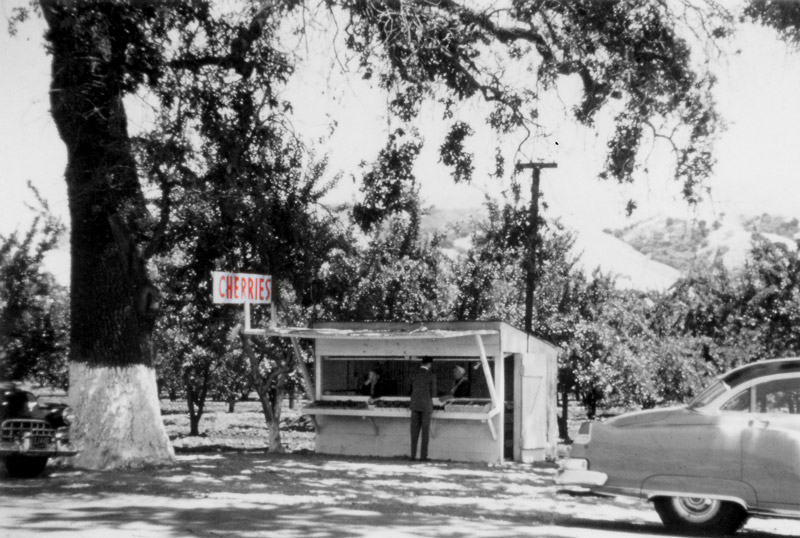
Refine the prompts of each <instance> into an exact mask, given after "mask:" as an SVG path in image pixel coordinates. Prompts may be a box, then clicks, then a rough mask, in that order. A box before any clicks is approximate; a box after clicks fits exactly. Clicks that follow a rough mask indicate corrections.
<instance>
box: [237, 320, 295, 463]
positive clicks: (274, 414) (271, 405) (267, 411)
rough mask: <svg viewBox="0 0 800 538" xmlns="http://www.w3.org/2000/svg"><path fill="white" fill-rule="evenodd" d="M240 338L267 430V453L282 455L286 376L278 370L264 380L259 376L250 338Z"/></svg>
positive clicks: (258, 368)
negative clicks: (248, 361)
mask: <svg viewBox="0 0 800 538" xmlns="http://www.w3.org/2000/svg"><path fill="white" fill-rule="evenodd" d="M241 338H242V347H243V348H244V352H245V354H246V355H247V357H248V358H249V360H250V375H251V376H252V379H253V388H254V389H255V391H256V394H258V400H259V401H260V402H261V410H262V411H263V412H264V418H265V419H266V422H267V428H268V429H269V433H268V437H267V439H268V443H269V444H268V450H269V452H277V453H282V452H284V448H283V443H282V442H281V400H282V399H283V383H285V382H286V376H285V375H284V374H283V373H281V372H280V370H276V371H273V372H271V373H270V374H269V375H268V376H266V378H265V377H264V376H263V375H262V374H261V368H260V365H261V361H260V360H259V357H258V356H257V355H256V352H255V350H254V349H253V345H252V343H251V342H250V337H249V336H247V335H245V334H242V335H241ZM273 387H274V388H273ZM276 402H277V403H276Z"/></svg>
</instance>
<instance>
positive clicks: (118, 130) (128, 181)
mask: <svg viewBox="0 0 800 538" xmlns="http://www.w3.org/2000/svg"><path fill="white" fill-rule="evenodd" d="M41 3H42V11H43V14H44V16H45V20H46V21H47V24H48V27H49V31H48V32H47V35H46V38H47V40H48V42H49V45H50V51H51V54H52V57H53V62H52V77H51V90H50V101H51V111H52V115H53V119H54V120H55V124H56V127H57V128H58V131H59V134H60V136H61V138H62V140H63V141H64V143H65V145H66V147H67V158H68V161H67V169H66V172H65V179H66V182H67V192H68V197H69V210H70V219H71V245H70V252H71V257H72V276H71V282H70V285H71V288H70V315H71V333H70V361H71V371H70V398H71V401H72V404H73V405H74V406H75V411H76V424H75V428H74V439H75V442H76V444H77V445H78V447H79V449H80V454H79V456H78V458H77V459H76V463H77V464H78V465H81V466H84V467H89V468H113V467H118V466H130V465H138V464H161V463H167V462H171V461H173V459H174V452H173V450H172V446H171V445H170V443H169V438H168V436H167V434H166V430H165V428H164V425H163V421H162V419H161V415H160V411H159V402H158V390H157V386H156V381H155V371H154V369H153V349H152V341H151V336H152V331H153V322H154V315H155V306H156V303H157V292H156V290H155V288H154V287H153V286H152V284H151V283H150V280H149V278H148V274H147V269H146V266H145V261H144V260H143V259H142V257H141V255H140V248H141V244H140V243H141V241H140V240H139V238H140V237H141V232H142V231H143V229H144V228H143V223H144V222H145V221H146V220H147V217H148V214H147V211H146V208H145V200H144V196H143V194H142V191H141V187H140V184H139V178H138V175H137V171H136V163H135V160H134V157H133V152H132V149H131V144H130V137H129V135H128V128H127V117H126V114H125V108H124V105H123V97H124V95H125V93H126V86H125V84H126V82H125V71H124V69H123V67H122V65H121V63H122V58H123V57H124V50H121V49H124V47H126V46H127V43H126V42H125V37H124V36H122V35H118V34H119V32H114V31H113V24H110V23H108V21H107V20H104V17H108V15H109V13H110V12H112V11H113V10H114V9H117V6H116V4H113V3H106V4H97V5H94V7H93V9H91V10H90V9H86V8H85V7H84V8H82V6H81V5H80V3H75V2H61V1H59V0H42V2H41ZM128 91H129V89H128Z"/></svg>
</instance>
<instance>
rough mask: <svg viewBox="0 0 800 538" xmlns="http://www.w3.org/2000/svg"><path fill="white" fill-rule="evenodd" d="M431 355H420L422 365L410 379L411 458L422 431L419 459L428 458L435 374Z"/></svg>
mask: <svg viewBox="0 0 800 538" xmlns="http://www.w3.org/2000/svg"><path fill="white" fill-rule="evenodd" d="M432 364H433V358H432V357H422V365H421V366H420V368H419V371H418V372H417V373H416V375H415V376H414V378H413V379H412V380H411V401H410V402H409V409H411V459H412V460H413V459H416V457H417V441H418V440H419V436H420V433H422V443H421V444H420V448H419V459H420V461H426V460H427V459H428V440H429V439H430V430H431V415H432V414H433V398H434V396H436V376H435V375H434V374H433V372H432V371H431V365H432Z"/></svg>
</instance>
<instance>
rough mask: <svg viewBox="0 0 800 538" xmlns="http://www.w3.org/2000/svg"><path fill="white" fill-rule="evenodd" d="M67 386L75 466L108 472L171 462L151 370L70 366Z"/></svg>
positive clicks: (134, 366) (173, 456)
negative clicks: (73, 413)
mask: <svg viewBox="0 0 800 538" xmlns="http://www.w3.org/2000/svg"><path fill="white" fill-rule="evenodd" d="M69 381H70V393H69V399H70V404H71V405H72V406H73V407H74V409H75V411H76V413H75V414H76V415H77V420H76V422H75V424H74V425H73V427H72V437H73V440H74V442H75V444H76V446H77V447H78V449H79V450H80V452H79V453H78V455H77V456H76V457H75V460H74V461H75V465H76V466H78V467H85V468H90V469H112V468H119V467H141V466H148V465H165V464H170V463H173V462H174V460H175V452H174V450H173V448H172V445H171V444H170V442H169V437H168V436H167V431H166V428H165V427H164V421H163V420H162V418H161V410H160V405H159V400H158V390H157V388H156V376H155V371H154V370H153V369H152V368H149V367H147V366H144V365H133V366H126V367H89V366H87V365H85V364H80V363H72V364H71V366H70V379H69Z"/></svg>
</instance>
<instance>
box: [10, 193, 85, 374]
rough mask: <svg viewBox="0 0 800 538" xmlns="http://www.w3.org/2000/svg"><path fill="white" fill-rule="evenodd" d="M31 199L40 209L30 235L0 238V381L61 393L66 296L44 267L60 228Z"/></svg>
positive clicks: (56, 241) (43, 206)
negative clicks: (35, 385) (37, 385)
mask: <svg viewBox="0 0 800 538" xmlns="http://www.w3.org/2000/svg"><path fill="white" fill-rule="evenodd" d="M31 188H32V187H31ZM34 194H35V195H36V196H37V198H38V200H39V202H40V203H41V204H42V209H41V210H40V211H39V216H38V217H37V218H36V219H35V220H34V222H33V223H32V224H31V227H30V228H29V229H28V231H27V232H25V234H23V235H20V234H19V233H18V232H14V233H12V234H11V235H9V236H6V237H3V236H0V379H7V380H14V381H30V382H37V383H41V384H43V385H48V386H58V387H64V388H65V387H66V386H67V383H68V373H67V345H68V331H69V318H68V313H67V309H68V297H67V292H66V290H65V289H64V288H63V287H62V286H61V285H59V284H58V283H57V282H56V281H55V279H54V278H53V276H52V275H51V274H50V273H48V272H47V271H45V269H44V266H43V262H44V257H45V255H46V254H47V253H48V252H49V251H51V250H52V249H53V248H54V247H55V246H56V245H57V243H58V241H59V239H60V238H61V236H62V235H63V232H64V226H63V224H61V222H59V221H58V220H57V219H56V218H55V217H53V216H52V215H51V214H50V213H49V211H48V208H47V205H46V203H45V202H44V200H43V199H42V198H41V197H39V195H38V193H37V192H36V191H35V190H34Z"/></svg>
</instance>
